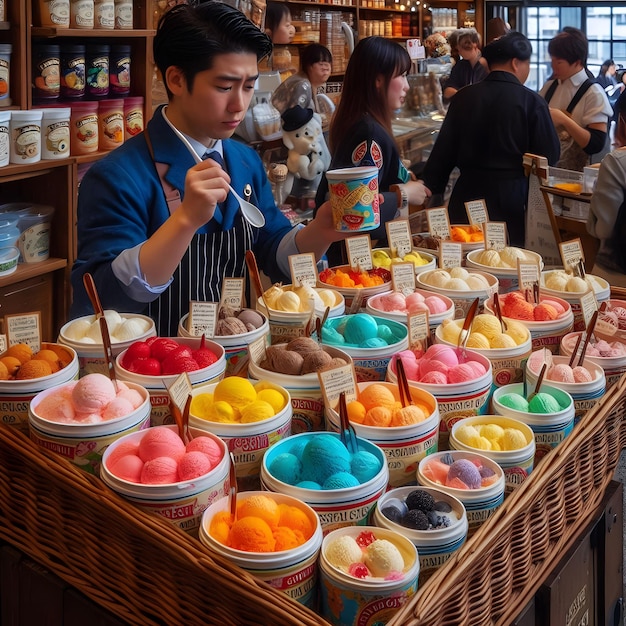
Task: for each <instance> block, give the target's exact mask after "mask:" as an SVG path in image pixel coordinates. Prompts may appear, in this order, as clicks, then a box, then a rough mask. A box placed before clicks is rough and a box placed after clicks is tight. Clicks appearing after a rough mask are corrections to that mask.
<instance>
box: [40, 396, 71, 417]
mask: <svg viewBox="0 0 626 626" xmlns="http://www.w3.org/2000/svg"><path fill="white" fill-rule="evenodd" d="M37 415H39V416H40V417H41V418H43V419H45V420H49V421H51V422H59V423H64V422H72V421H74V420H75V419H76V411H75V410H74V403H73V402H72V399H71V398H67V397H64V396H63V395H61V394H58V393H51V394H49V395H47V396H46V397H45V398H43V399H42V400H41V402H40V403H39V404H38V405H37Z"/></svg>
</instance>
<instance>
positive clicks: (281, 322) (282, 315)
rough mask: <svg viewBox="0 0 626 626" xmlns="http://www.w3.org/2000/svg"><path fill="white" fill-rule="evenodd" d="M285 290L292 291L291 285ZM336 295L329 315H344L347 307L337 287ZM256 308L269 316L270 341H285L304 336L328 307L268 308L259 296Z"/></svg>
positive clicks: (285, 286) (284, 288)
mask: <svg viewBox="0 0 626 626" xmlns="http://www.w3.org/2000/svg"><path fill="white" fill-rule="evenodd" d="M282 289H283V291H291V290H292V289H293V287H292V286H291V285H283V287H282ZM331 291H332V292H333V293H334V295H335V304H334V306H332V307H330V311H329V313H328V317H337V316H338V315H343V314H344V311H345V309H346V303H345V300H344V297H343V295H342V294H341V293H339V291H338V290H336V289H331ZM256 310H257V311H258V312H259V313H261V314H262V315H264V316H265V317H267V318H268V321H269V328H270V342H271V343H284V342H286V341H289V340H290V339H295V338H296V337H304V336H306V334H307V329H308V328H309V327H310V326H311V325H312V324H313V322H314V320H315V318H316V317H319V318H322V317H323V316H324V313H325V312H326V309H315V310H314V311H311V310H309V311H300V312H292V311H277V310H276V309H270V310H269V311H268V310H267V307H266V306H265V302H264V300H263V298H259V299H258V300H257V303H256ZM313 327H314V326H313Z"/></svg>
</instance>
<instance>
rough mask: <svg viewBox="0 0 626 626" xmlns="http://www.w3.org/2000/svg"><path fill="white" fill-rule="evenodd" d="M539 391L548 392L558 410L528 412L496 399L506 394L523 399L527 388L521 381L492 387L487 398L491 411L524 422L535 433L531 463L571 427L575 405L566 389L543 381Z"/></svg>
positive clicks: (548, 449) (554, 446) (568, 431)
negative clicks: (490, 404)
mask: <svg viewBox="0 0 626 626" xmlns="http://www.w3.org/2000/svg"><path fill="white" fill-rule="evenodd" d="M541 393H547V394H549V395H551V396H552V397H553V398H554V399H555V400H556V401H557V402H558V403H559V406H560V407H562V408H561V410H560V411H555V412H550V413H530V412H529V411H522V410H517V409H515V408H511V407H509V406H506V405H505V404H503V403H502V402H501V401H500V398H502V396H505V395H507V394H516V395H519V396H524V398H527V397H528V395H529V391H528V389H524V385H523V384H522V383H519V384H514V385H505V386H504V387H500V388H499V389H496V391H494V394H493V398H492V399H491V402H492V408H493V411H494V413H496V414H497V415H504V416H506V417H512V418H513V419H516V420H519V421H520V422H524V424H527V425H528V426H530V428H531V429H532V431H533V433H535V465H536V464H537V462H538V461H539V460H541V459H542V458H543V457H544V456H545V455H546V454H548V452H550V450H552V448H556V446H557V445H558V444H559V443H561V441H563V440H564V439H565V437H567V436H568V435H569V434H571V432H572V430H573V429H574V414H575V407H574V399H573V398H572V396H571V395H570V394H569V393H567V392H566V391H563V390H561V389H557V388H556V387H552V386H550V385H545V384H542V385H541Z"/></svg>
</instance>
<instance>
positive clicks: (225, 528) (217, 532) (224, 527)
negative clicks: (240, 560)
mask: <svg viewBox="0 0 626 626" xmlns="http://www.w3.org/2000/svg"><path fill="white" fill-rule="evenodd" d="M232 525H233V520H232V516H231V514H230V511H218V512H217V513H216V514H215V515H214V516H213V518H212V519H211V523H210V524H209V534H210V535H211V537H213V538H214V539H215V540H216V541H219V542H220V543H221V544H224V545H228V535H229V533H230V527H231V526H232Z"/></svg>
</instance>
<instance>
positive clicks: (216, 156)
mask: <svg viewBox="0 0 626 626" xmlns="http://www.w3.org/2000/svg"><path fill="white" fill-rule="evenodd" d="M206 159H213V160H214V161H215V162H216V163H217V164H218V165H219V166H220V167H221V168H222V169H223V170H225V169H226V168H225V167H224V159H223V158H222V155H221V154H220V153H219V152H218V151H217V150H207V151H206V152H205V153H204V154H203V155H202V160H203V161H205V160H206ZM213 219H214V220H215V221H216V222H217V223H218V224H221V223H222V209H221V208H220V205H219V204H217V205H216V206H215V213H214V214H213Z"/></svg>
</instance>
